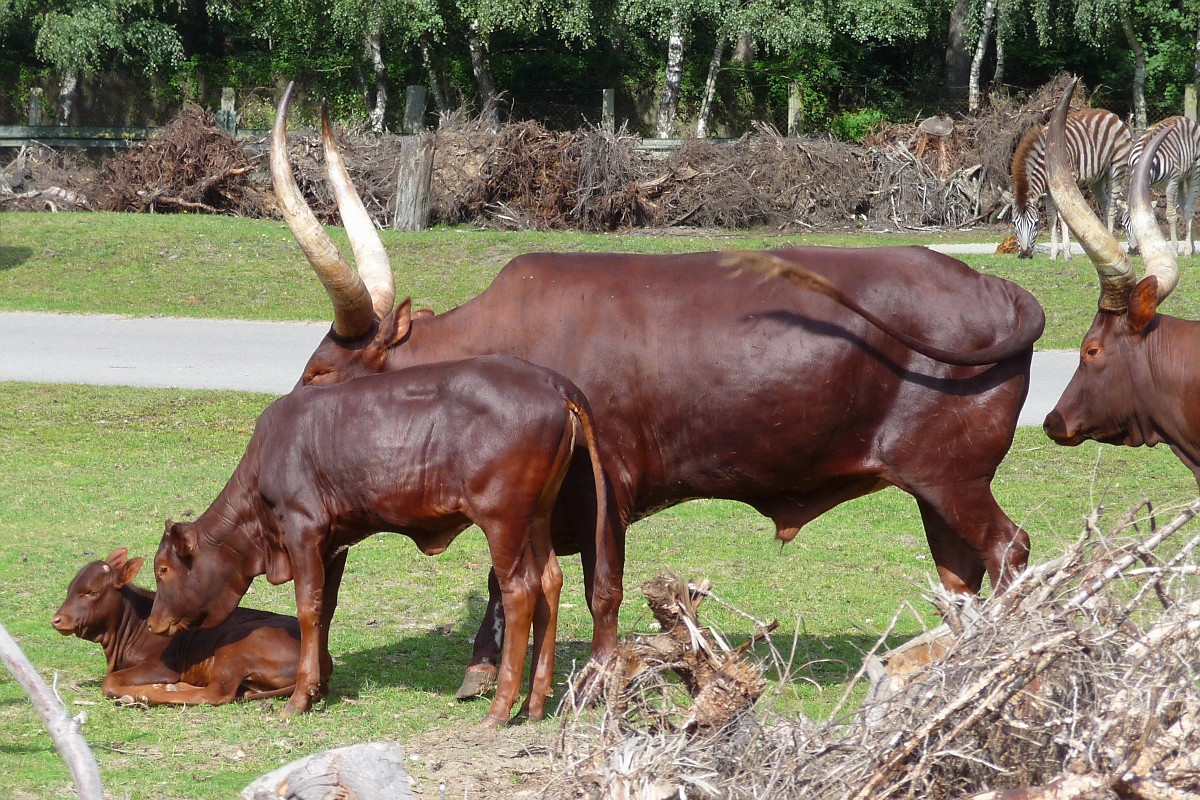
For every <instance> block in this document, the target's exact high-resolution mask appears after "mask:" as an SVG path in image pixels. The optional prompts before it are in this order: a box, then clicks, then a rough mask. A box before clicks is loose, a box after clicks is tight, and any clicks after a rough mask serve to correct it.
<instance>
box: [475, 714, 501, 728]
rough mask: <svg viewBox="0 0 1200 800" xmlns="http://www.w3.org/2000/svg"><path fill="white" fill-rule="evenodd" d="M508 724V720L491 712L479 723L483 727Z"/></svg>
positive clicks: (497, 726)
mask: <svg viewBox="0 0 1200 800" xmlns="http://www.w3.org/2000/svg"><path fill="white" fill-rule="evenodd" d="M507 724H508V721H507V720H503V719H500V718H499V717H493V716H492V715H491V714H488V715H487V716H485V717H484V718H483V722H480V723H479V727H481V728H503V727H504V726H505V725H507Z"/></svg>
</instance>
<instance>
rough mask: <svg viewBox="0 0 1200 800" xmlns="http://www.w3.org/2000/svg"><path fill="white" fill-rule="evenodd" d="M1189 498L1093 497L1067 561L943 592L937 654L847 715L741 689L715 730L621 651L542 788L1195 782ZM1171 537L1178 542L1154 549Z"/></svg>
mask: <svg viewBox="0 0 1200 800" xmlns="http://www.w3.org/2000/svg"><path fill="white" fill-rule="evenodd" d="M1197 513H1200V500H1197V501H1196V502H1194V503H1192V504H1191V505H1189V506H1187V507H1186V508H1185V509H1184V510H1183V511H1182V513H1180V514H1179V515H1178V516H1177V517H1176V518H1175V519H1174V520H1172V521H1171V522H1170V523H1169V524H1168V525H1166V526H1164V527H1162V528H1158V529H1155V521H1154V516H1153V513H1152V512H1151V511H1150V509H1149V504H1148V503H1146V504H1143V505H1142V506H1139V507H1138V508H1135V509H1133V510H1132V511H1131V512H1130V513H1129V514H1127V515H1126V516H1125V517H1124V518H1123V519H1121V520H1120V521H1119V522H1118V523H1117V524H1116V526H1115V527H1113V528H1112V529H1111V530H1110V531H1109V532H1108V533H1107V534H1105V533H1102V532H1101V530H1100V528H1099V517H1100V512H1099V511H1097V512H1096V513H1094V514H1093V515H1092V516H1091V517H1090V518H1089V520H1088V522H1087V526H1086V529H1085V531H1084V533H1083V535H1082V536H1081V537H1080V538H1079V540H1078V541H1077V542H1076V543H1075V544H1074V545H1073V546H1071V547H1070V548H1069V549H1068V550H1067V552H1066V553H1065V554H1064V555H1063V556H1061V557H1059V558H1057V559H1054V560H1053V561H1051V562H1049V563H1046V564H1042V565H1039V566H1037V567H1034V568H1031V569H1029V570H1028V571H1026V573H1024V574H1023V575H1022V576H1021V577H1019V578H1018V579H1016V580H1015V581H1014V583H1013V584H1012V586H1011V588H1010V589H1009V590H1008V592H1007V593H1006V594H1004V595H1003V596H1001V597H997V598H991V599H988V600H985V601H982V602H979V601H974V600H971V599H970V598H958V597H952V596H949V595H947V594H945V593H942V592H940V591H938V592H935V593H934V595H933V598H932V599H933V602H934V603H935V605H936V606H937V607H938V610H939V611H940V612H941V613H942V615H943V618H944V620H945V626H946V628H947V629H948V632H947V633H946V634H945V635H943V636H941V637H940V638H938V639H937V640H936V641H937V642H938V647H937V649H936V651H935V655H937V656H938V657H937V658H935V659H933V660H932V661H931V663H929V664H927V665H925V666H923V667H920V668H918V669H916V671H914V672H911V673H909V674H908V675H907V676H904V677H903V678H900V679H898V680H892V681H890V682H889V685H888V686H886V687H881V686H879V685H877V686H876V687H874V688H873V690H872V692H871V696H870V698H869V699H868V701H867V702H866V703H865V704H864V706H863V707H862V709H860V710H859V711H858V712H857V713H856V714H855V715H854V716H852V717H850V716H842V717H836V716H835V717H834V718H832V719H830V720H829V721H827V722H824V723H814V722H811V721H809V720H806V719H803V718H795V717H791V718H788V717H782V716H775V715H771V714H768V713H766V712H763V711H755V710H753V709H751V710H740V709H741V708H743V707H744V706H745V703H744V701H743V702H742V703H741V704H740V705H738V704H733V703H730V704H728V705H729V707H730V708H731V709H733V708H735V706H736V708H737V709H738V710H735V711H733V712H732V716H727V717H725V718H724V719H725V720H727V721H724V722H722V723H719V724H715V725H708V726H704V725H701V724H699V712H698V711H697V710H696V709H698V707H699V705H700V704H699V701H698V700H689V699H688V698H687V696H686V695H685V694H684V693H683V692H681V691H680V688H679V687H680V684H678V683H671V682H667V681H645V680H641V681H639V678H640V676H641V675H642V674H644V673H645V672H646V671H653V670H654V666H653V664H652V663H651V662H649V661H647V660H646V659H645V658H644V657H642V659H641V660H640V661H630V660H629V659H628V657H626V656H624V652H625V651H623V658H624V660H621V661H618V664H617V666H618V669H615V670H614V672H615V673H616V675H615V676H610V677H609V678H608V682H609V686H610V687H611V686H612V685H613V684H614V682H615V684H616V685H617V686H618V687H623V688H621V690H620V691H618V692H617V693H616V694H615V695H614V693H613V691H612V690H611V689H610V691H609V692H608V694H607V695H606V701H607V702H606V705H605V706H604V707H603V708H601V709H599V710H588V709H586V708H582V707H579V708H573V709H571V710H569V711H568V713H567V714H566V715H565V716H564V727H563V732H562V736H561V741H560V744H559V748H558V757H559V758H560V759H561V769H560V776H559V778H558V779H557V780H556V782H555V783H554V784H552V785H551V786H550V787H549V788H548V790H547V796H548V797H552V798H560V797H563V798H565V797H590V798H597V800H598V799H599V798H646V799H647V800H649V799H650V798H654V799H655V800H661V799H662V798H671V797H685V796H686V797H697V796H711V797H730V798H743V797H745V798H752V797H753V798H762V797H806V798H845V799H847V800H848V799H850V798H854V799H855V800H865V799H866V798H900V797H904V798H926V797H945V798H971V800H984V799H985V798H987V800H1000V798H1002V797H1017V796H1019V797H1021V798H1023V800H1030V799H1034V798H1044V799H1045V800H1069V799H1074V798H1079V800H1084V799H1085V798H1086V799H1087V800H1095V799H1097V798H1139V799H1141V800H1167V799H1168V798H1169V799H1170V800H1185V798H1197V797H1200V590H1198V589H1197V587H1196V578H1195V576H1196V574H1197V572H1198V569H1200V568H1198V566H1197V564H1196V563H1195V560H1194V554H1195V553H1194V551H1195V549H1196V548H1197V546H1200V536H1196V537H1194V538H1192V539H1190V540H1188V541H1187V542H1185V543H1183V544H1182V545H1181V546H1175V544H1174V539H1175V538H1176V536H1175V535H1176V534H1177V533H1178V531H1179V530H1180V529H1181V528H1183V527H1184V525H1185V524H1186V523H1187V522H1188V521H1190V520H1191V519H1192V518H1193V517H1194V516H1196V514H1197ZM1147 522H1148V524H1149V528H1150V530H1149V531H1148V532H1145V533H1141V534H1138V526H1139V525H1141V524H1145V523H1147ZM1131 533H1133V534H1138V535H1133V536H1131V535H1130V534H1131ZM1167 542H1172V544H1171V545H1170V549H1172V550H1173V554H1172V555H1170V556H1169V557H1167V556H1165V555H1164V556H1158V555H1156V554H1155V553H1156V551H1159V550H1160V549H1161V550H1162V551H1166V550H1168V547H1164V546H1163V545H1164V543H1167ZM693 591H700V592H701V593H703V590H702V589H697V590H693ZM688 596H689V597H690V596H691V593H689V595H688ZM894 624H895V620H893V625H894ZM692 628H693V626H688V630H689V631H692ZM695 629H696V631H697V632H693V633H692V635H691V638H690V646H691V647H692V648H693V650H696V649H699V650H703V649H704V648H705V646H706V645H705V644H701V642H709V643H711V641H713V640H712V639H711V638H709V637H707V636H706V635H705V632H704V629H703V628H700V627H699V626H698V625H696V626H695ZM889 630H891V628H890V627H889ZM762 635H763V636H765V635H766V632H765V631H763V632H762ZM882 641H883V640H882V639H881V640H880V642H881V643H882ZM634 646H636V644H635V645H634ZM877 647H878V645H877ZM943 651H944V652H943ZM771 652H772V655H773V657H774V658H778V654H777V653H776V652H775V650H774V648H773V647H772V648H771ZM869 655H870V656H873V655H874V651H872V653H871V654H869ZM671 658H672V659H674V660H676V661H678V660H681V658H682V657H680V656H671ZM885 658H886V656H885ZM870 662H871V658H868V659H867V660H866V661H865V662H864V666H863V670H862V671H860V673H859V674H860V676H861V675H863V674H866V673H867V672H868V668H869V667H870V665H871V664H870ZM631 663H632V664H634V665H635V666H634V668H633V670H632V676H633V677H632V678H630V677H626V676H627V675H628V674H629V673H630V667H629V665H630V664H631ZM647 665H649V666H647ZM622 670H623V671H624V674H622ZM684 685H686V682H685V684H684ZM847 692H849V690H847ZM569 699H570V698H569ZM840 707H841V704H840V703H839V708H840ZM836 714H837V709H835V711H834V715H836ZM689 722H692V724H689ZM1008 789H1021V793H1020V794H1019V795H1016V794H1014V795H1007V794H1005V793H1004V792H1005V790H1008Z"/></svg>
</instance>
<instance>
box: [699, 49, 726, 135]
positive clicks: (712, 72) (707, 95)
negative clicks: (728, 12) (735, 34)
mask: <svg viewBox="0 0 1200 800" xmlns="http://www.w3.org/2000/svg"><path fill="white" fill-rule="evenodd" d="M724 55H725V34H723V33H718V34H717V44H716V46H714V47H713V55H712V61H710V62H708V78H707V79H706V80H705V81H704V100H703V101H701V103H700V116H699V117H698V118H697V119H696V138H697V139H707V138H708V118H709V116H710V115H711V114H712V104H713V97H714V96H715V95H716V93H717V75H719V74H720V72H721V57H722V56H724Z"/></svg>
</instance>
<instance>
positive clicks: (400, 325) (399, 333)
mask: <svg viewBox="0 0 1200 800" xmlns="http://www.w3.org/2000/svg"><path fill="white" fill-rule="evenodd" d="M411 328H412V298H411V297H406V298H404V299H403V300H401V301H400V303H399V304H397V306H396V307H395V308H393V309H392V312H391V313H390V314H388V315H387V316H386V317H384V318H383V322H381V323H379V333H378V334H376V339H375V340H376V342H378V344H379V345H380V347H381V348H382V349H384V350H389V349H391V348H393V347H395V346H396V345H398V344H400V342H402V341H404V337H406V336H408V332H409V330H410V329H411Z"/></svg>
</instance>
